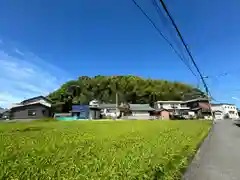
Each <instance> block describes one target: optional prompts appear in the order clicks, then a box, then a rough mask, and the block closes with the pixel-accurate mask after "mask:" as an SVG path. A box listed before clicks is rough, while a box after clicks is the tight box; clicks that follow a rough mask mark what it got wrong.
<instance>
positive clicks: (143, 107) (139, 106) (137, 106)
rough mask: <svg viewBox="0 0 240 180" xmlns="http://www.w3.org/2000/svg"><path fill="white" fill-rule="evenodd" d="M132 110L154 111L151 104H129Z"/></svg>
mask: <svg viewBox="0 0 240 180" xmlns="http://www.w3.org/2000/svg"><path fill="white" fill-rule="evenodd" d="M129 106H130V110H131V111H154V110H155V109H154V108H151V107H150V106H149V104H129Z"/></svg>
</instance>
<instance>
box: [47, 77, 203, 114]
mask: <svg viewBox="0 0 240 180" xmlns="http://www.w3.org/2000/svg"><path fill="white" fill-rule="evenodd" d="M116 92H117V93H118V99H119V103H121V102H128V103H148V104H151V105H153V103H154V102H155V101H159V100H185V99H186V98H195V97H204V96H205V94H204V93H203V92H202V91H201V90H199V89H196V88H193V87H192V86H190V85H187V84H183V83H179V82H169V81H166V80H154V79H144V78H140V77H137V76H95V77H92V78H90V77H88V76H82V77H79V78H78V79H77V80H72V81H68V82H66V83H64V84H63V85H62V86H61V87H60V88H59V89H58V90H56V91H54V92H52V93H50V94H49V96H48V97H49V98H50V99H51V100H52V101H53V102H55V103H59V102H64V103H65V106H69V107H68V108H67V107H65V110H67V109H70V108H71V107H70V105H71V104H88V103H89V102H90V101H91V100H93V99H97V100H98V101H100V102H105V103H115V100H116Z"/></svg>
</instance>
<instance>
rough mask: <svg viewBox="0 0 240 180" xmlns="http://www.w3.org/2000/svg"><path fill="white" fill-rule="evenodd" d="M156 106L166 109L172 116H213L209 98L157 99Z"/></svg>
mask: <svg viewBox="0 0 240 180" xmlns="http://www.w3.org/2000/svg"><path fill="white" fill-rule="evenodd" d="M154 108H155V109H156V110H158V109H166V110H168V111H169V113H170V116H182V117H185V118H190V117H192V118H194V117H198V118H205V117H206V118H207V117H209V116H211V111H210V105H209V100H208V99H207V98H197V99H191V100H187V101H157V102H156V103H155V104H154Z"/></svg>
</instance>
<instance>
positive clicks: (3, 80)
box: [0, 48, 70, 107]
mask: <svg viewBox="0 0 240 180" xmlns="http://www.w3.org/2000/svg"><path fill="white" fill-rule="evenodd" d="M15 53H17V54H20V55H21V58H19V57H17V56H15V55H14V54H13V53H10V52H7V51H5V50H0V68H1V70H0V84H1V85H0V87H1V88H0V107H1V106H2V107H7V106H8V104H11V103H16V102H19V101H21V100H23V99H25V98H30V97H33V96H38V95H47V94H48V93H49V92H51V91H53V90H56V89H57V88H58V87H59V86H60V85H61V84H62V83H64V82H65V81H66V80H67V79H69V78H70V75H69V74H67V73H66V72H64V71H63V70H61V69H60V68H58V67H57V66H54V65H52V64H50V63H47V62H46V61H44V60H43V59H41V58H40V57H38V56H36V55H35V54H33V53H29V52H22V51H20V50H18V49H16V48H15Z"/></svg>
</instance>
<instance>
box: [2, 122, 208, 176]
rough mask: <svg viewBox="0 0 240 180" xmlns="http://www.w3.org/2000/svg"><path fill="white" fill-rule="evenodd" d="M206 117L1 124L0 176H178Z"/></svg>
mask: <svg viewBox="0 0 240 180" xmlns="http://www.w3.org/2000/svg"><path fill="white" fill-rule="evenodd" d="M210 126H211V123H210V122H209V121H193V120H192V121H97V122H96V121H82V122H80V121H73V122H57V123H56V122H47V123H46V122H41V123H39V124H36V123H15V124H7V123H6V124H2V126H0V137H1V138H0V179H31V180H34V179H38V180H46V179H179V178H180V177H181V170H182V169H183V168H185V167H186V166H187V164H188V157H189V156H192V155H193V154H194V153H195V151H196V148H197V146H198V145H199V143H200V142H201V141H202V140H203V138H204V137H205V136H206V135H207V133H208V131H209V129H210Z"/></svg>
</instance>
